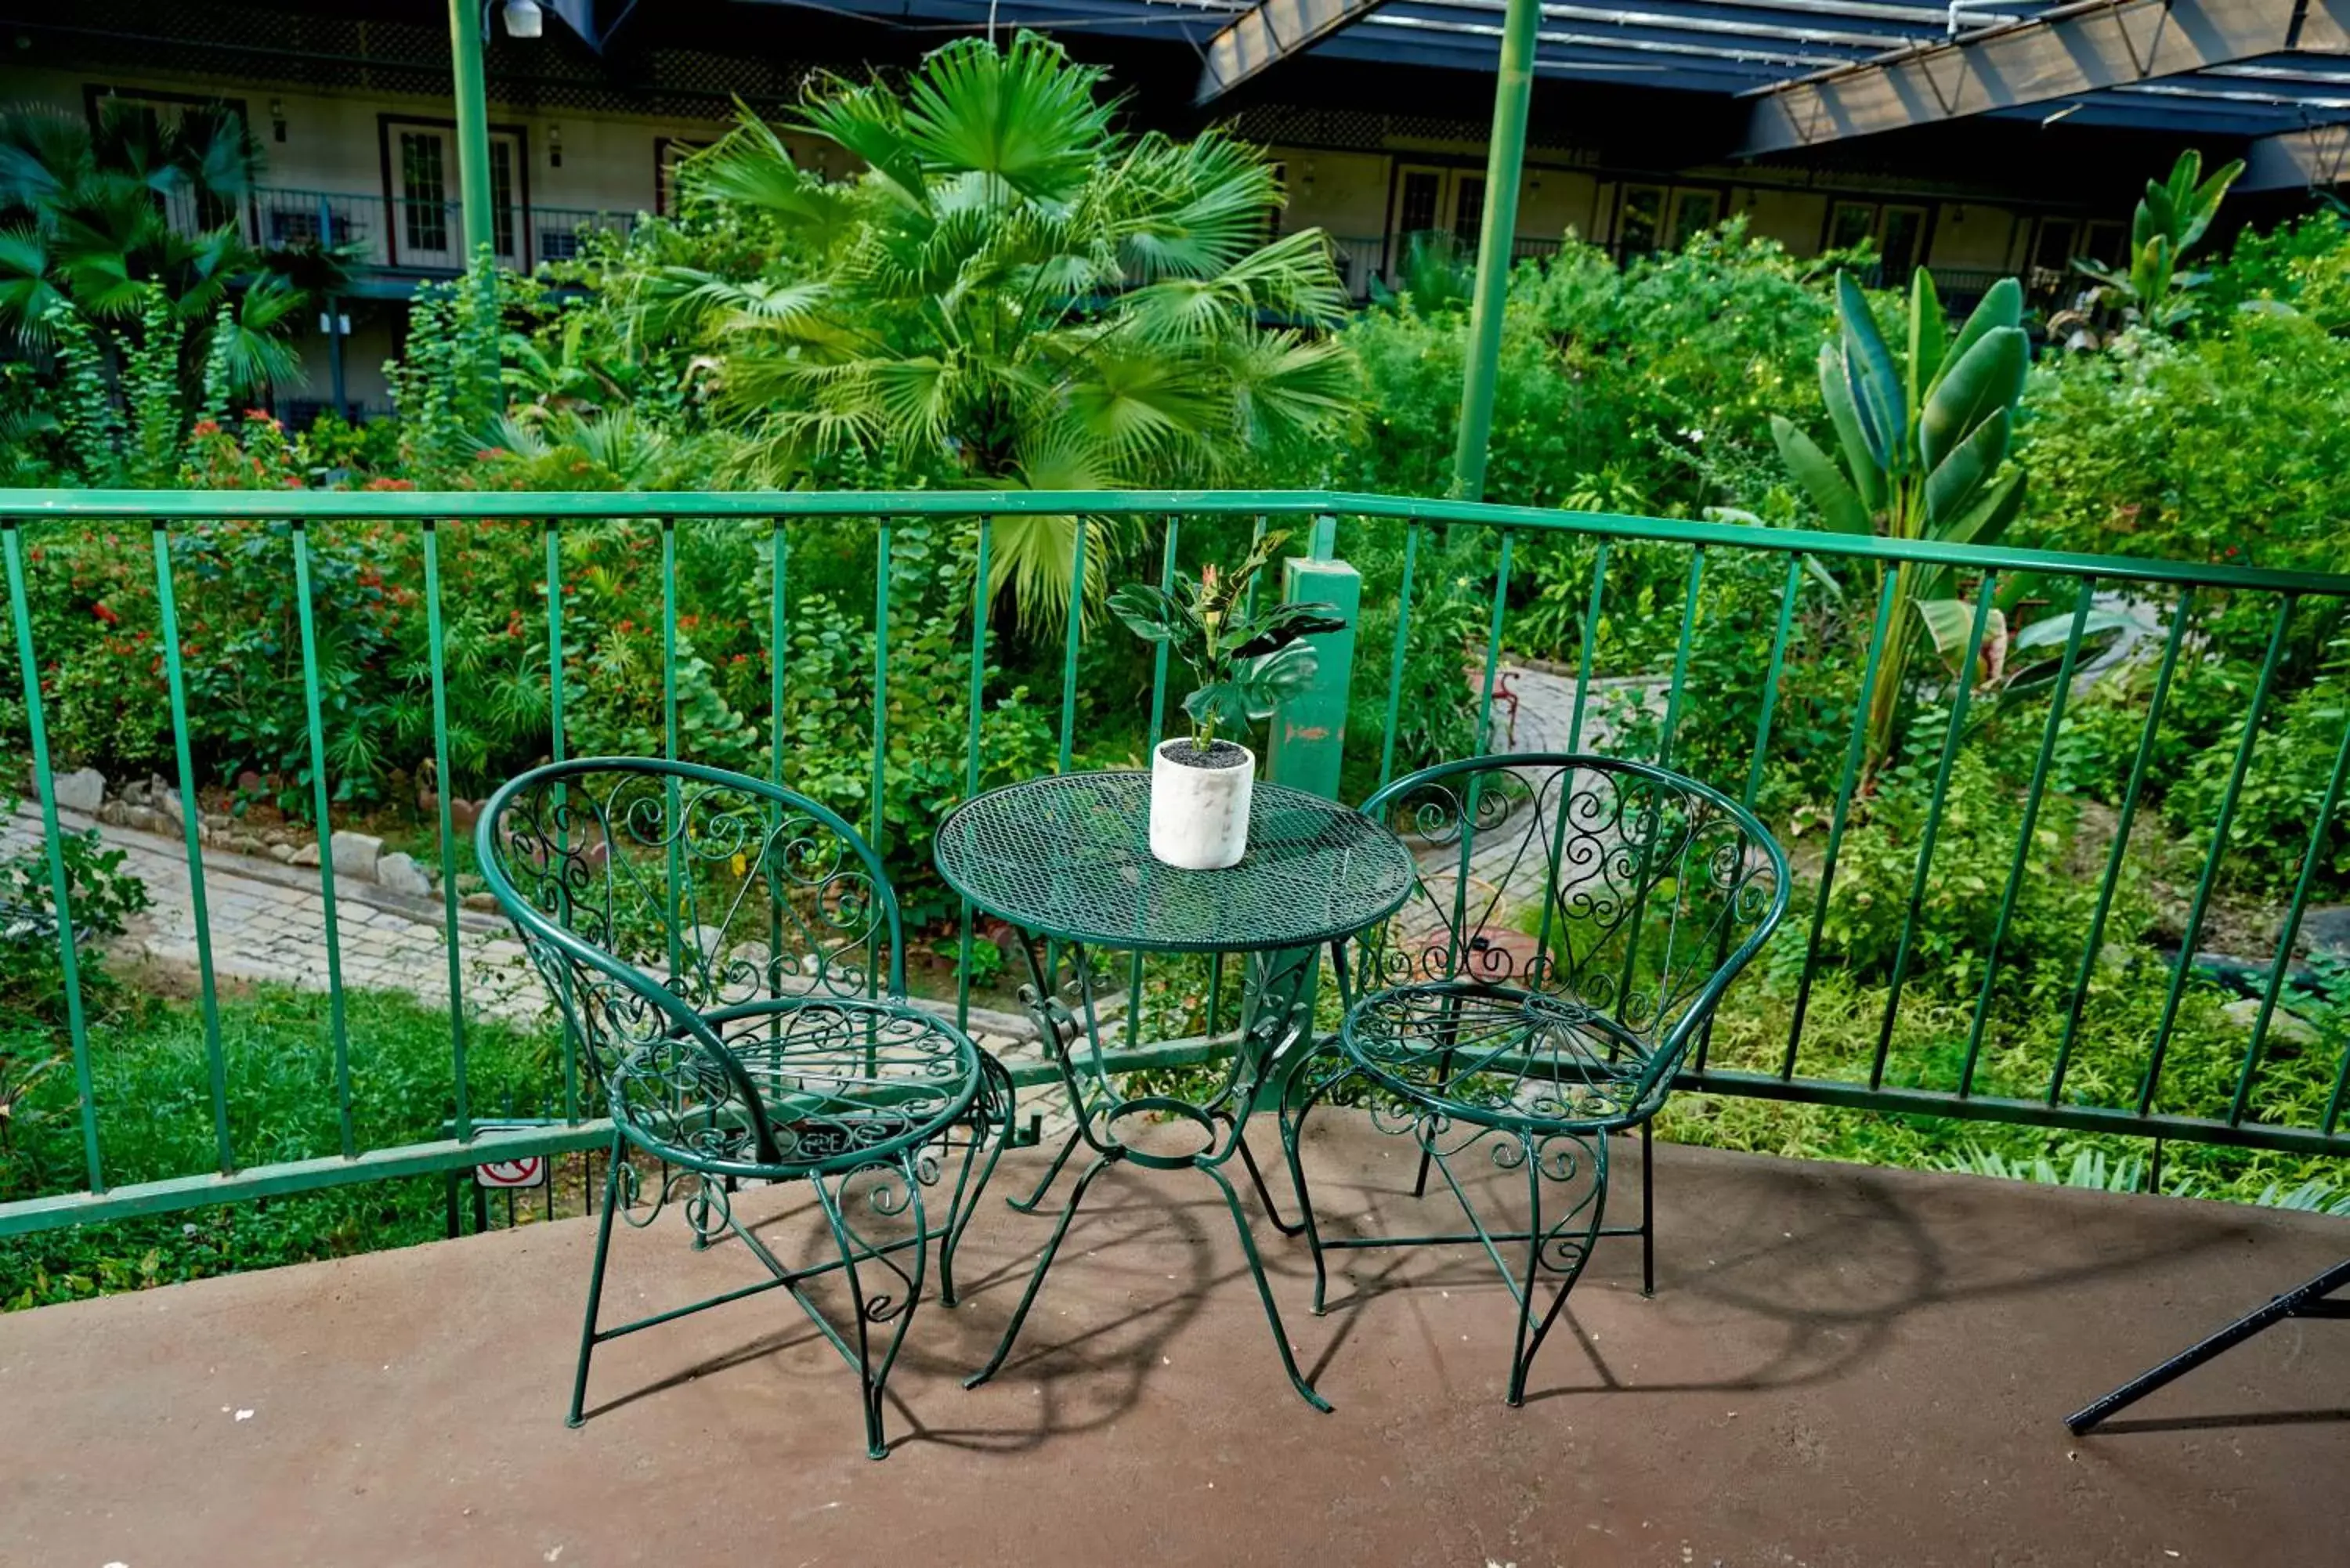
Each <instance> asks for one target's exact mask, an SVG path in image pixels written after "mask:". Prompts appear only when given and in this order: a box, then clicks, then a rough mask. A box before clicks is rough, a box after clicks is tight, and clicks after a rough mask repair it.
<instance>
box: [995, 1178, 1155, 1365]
mask: <svg viewBox="0 0 2350 1568" xmlns="http://www.w3.org/2000/svg"><path fill="white" fill-rule="evenodd" d="M1117 1161H1118V1154H1117V1153H1115V1152H1112V1153H1109V1154H1101V1155H1096V1156H1095V1157H1094V1162H1093V1163H1092V1164H1091V1165H1089V1166H1087V1167H1086V1169H1085V1174H1084V1175H1082V1176H1080V1177H1078V1178H1077V1184H1076V1187H1074V1188H1072V1189H1070V1191H1069V1201H1068V1203H1067V1205H1066V1207H1064V1208H1063V1209H1062V1210H1061V1218H1060V1220H1059V1222H1058V1223H1056V1224H1055V1226H1054V1227H1053V1234H1052V1237H1051V1239H1050V1240H1048V1241H1046V1242H1045V1251H1043V1252H1042V1253H1041V1254H1039V1255H1038V1257H1037V1259H1036V1266H1035V1268H1034V1269H1031V1270H1030V1271H1029V1272H1028V1288H1027V1289H1026V1290H1024V1291H1023V1292H1021V1293H1020V1304H1019V1305H1018V1306H1016V1307H1014V1308H1013V1309H1012V1321H1011V1322H1010V1323H1008V1324H1004V1326H1003V1338H1002V1339H1000V1340H998V1341H997V1342H996V1345H995V1354H994V1355H991V1356H989V1357H988V1358H987V1365H986V1366H983V1367H981V1368H980V1369H979V1370H978V1371H976V1372H974V1373H972V1375H971V1376H968V1377H966V1378H964V1379H963V1380H962V1386H964V1387H966V1388H976V1387H978V1386H980V1385H981V1384H983V1383H984V1382H986V1381H987V1380H988V1379H989V1378H991V1377H993V1376H995V1375H996V1373H997V1372H998V1371H999V1370H1001V1369H1002V1367H1003V1358H1004V1357H1005V1356H1007V1355H1011V1354H1012V1346H1013V1343H1014V1341H1016V1340H1017V1339H1018V1338H1019V1337H1020V1329H1021V1325H1022V1324H1025V1323H1026V1322H1027V1321H1028V1309H1029V1308H1030V1307H1031V1306H1033V1305H1035V1302H1036V1292H1037V1291H1038V1290H1039V1289H1040V1288H1041V1287H1042V1286H1043V1285H1044V1283H1045V1273H1046V1272H1047V1271H1049V1270H1050V1269H1051V1268H1052V1266H1053V1258H1054V1255H1055V1253H1057V1252H1059V1251H1060V1250H1061V1238H1062V1237H1064V1236H1066V1235H1067V1234H1068V1233H1069V1221H1070V1220H1074V1219H1076V1214H1077V1205H1078V1204H1080V1203H1083V1202H1084V1201H1085V1200H1086V1189H1087V1188H1089V1187H1091V1186H1092V1185H1093V1184H1094V1178H1095V1177H1097V1176H1099V1175H1100V1174H1101V1173H1102V1172H1103V1171H1105V1170H1107V1169H1108V1168H1110V1166H1112V1165H1113V1164H1115V1163H1117Z"/></svg>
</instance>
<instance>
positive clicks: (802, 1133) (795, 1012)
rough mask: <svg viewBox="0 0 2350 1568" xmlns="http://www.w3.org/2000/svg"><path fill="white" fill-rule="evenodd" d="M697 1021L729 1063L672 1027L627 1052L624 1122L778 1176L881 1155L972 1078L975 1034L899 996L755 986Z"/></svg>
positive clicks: (951, 1101) (710, 1165)
mask: <svg viewBox="0 0 2350 1568" xmlns="http://www.w3.org/2000/svg"><path fill="white" fill-rule="evenodd" d="M703 1023H706V1024H707V1025H708V1026H709V1028H710V1030H711V1031H712V1033H714V1034H716V1035H717V1036H718V1038H719V1039H720V1040H721V1041H722V1042H723V1044H724V1046H725V1049H726V1051H727V1053H728V1054H729V1055H730V1056H731V1057H732V1063H731V1064H729V1063H726V1062H722V1061H720V1060H718V1059H717V1058H716V1057H715V1056H714V1054H712V1052H711V1051H710V1050H709V1048H708V1047H707V1046H706V1045H705V1044H703V1043H702V1042H701V1041H699V1040H697V1039H695V1038H694V1037H692V1036H691V1034H688V1033H684V1032H682V1031H681V1032H678V1033H672V1034H671V1035H669V1036H667V1037H665V1038H663V1039H660V1040H656V1041H652V1042H650V1043H648V1044H643V1045H640V1046H638V1047H637V1048H636V1049H634V1050H632V1051H630V1052H629V1053H628V1054H626V1055H625V1056H623V1057H622V1058H621V1060H620V1063H619V1071H618V1072H617V1073H616V1074H615V1075H613V1079H612V1115H613V1119H614V1120H615V1121H617V1122H618V1123H619V1126H620V1130H621V1131H622V1132H623V1133H624V1134H625V1135H627V1136H628V1137H629V1138H630V1140H631V1141H633V1142H635V1143H637V1144H639V1146H640V1147H644V1148H646V1149H647V1150H648V1151H650V1152H651V1153H653V1154H656V1155H658V1156H660V1158H665V1159H669V1160H671V1161H674V1162H676V1163H679V1164H682V1165H686V1166H690V1167H692V1168H702V1169H708V1170H712V1171H713V1172H717V1173H720V1174H724V1175H732V1176H749V1177H769V1178H783V1177H796V1176H807V1175H811V1174H817V1173H822V1172H827V1171H836V1170H844V1169H847V1168H853V1167H856V1166H859V1165H863V1164H866V1163H868V1162H870V1161H875V1160H881V1159H887V1158H892V1157H894V1156H896V1155H898V1154H899V1153H901V1152H902V1151H904V1150H906V1149H908V1148H911V1147H919V1146H920V1145H922V1144H925V1143H928V1142H930V1141H931V1140H932V1139H934V1138H936V1137H939V1136H940V1135H941V1133H943V1132H944V1131H945V1130H946V1129H947V1128H948V1127H951V1126H952V1125H953V1124H955V1123H956V1122H958V1121H960V1120H962V1118H963V1117H964V1116H966V1115H967V1114H968V1113H969V1112H970V1110H971V1106H972V1100H973V1098H974V1097H975V1096H977V1094H978V1092H979V1087H980V1052H979V1047H978V1046H976V1045H975V1044H972V1041H971V1038H970V1036H968V1035H966V1034H964V1033H962V1031H961V1030H959V1029H957V1028H955V1026H954V1025H953V1024H951V1023H947V1022H946V1021H945V1020H943V1019H941V1018H938V1017H935V1016H933V1015H932V1014H931V1013H929V1012H924V1011H923V1010H922V1009H920V1008H919V1007H915V1006H913V1005H912V1004H911V1003H909V1002H895V1001H891V1000H889V999H887V998H883V999H880V1000H877V1001H866V1000H862V999H843V998H837V997H820V996H785V997H773V998H763V999H761V1000H759V1001H756V1002H741V1003H737V1004H736V1005H734V1006H732V1007H727V1008H724V1009H722V1010H719V1011H716V1012H710V1013H708V1014H706V1015H704V1018H703ZM746 1088H747V1090H748V1091H749V1093H748V1094H747V1095H746V1094H745V1092H744V1091H745V1089H746ZM754 1096H755V1100H756V1105H757V1108H758V1112H759V1113H763V1114H764V1118H765V1124H766V1130H767V1132H768V1134H769V1137H770V1139H771V1140H772V1147H771V1148H764V1149H763V1148H762V1147H761V1144H760V1139H759V1136H758V1127H757V1122H756V1119H755V1116H754V1111H753V1109H752V1100H753V1098H754Z"/></svg>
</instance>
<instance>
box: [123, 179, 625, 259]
mask: <svg viewBox="0 0 2350 1568" xmlns="http://www.w3.org/2000/svg"><path fill="white" fill-rule="evenodd" d="M166 211H167V213H168V215H169V216H170V218H171V221H172V224H173V226H174V227H176V228H178V229H180V230H181V231H182V233H187V234H195V233H200V232H203V231H205V230H209V229H215V228H218V227H220V226H221V225H222V224H224V223H232V222H233V223H235V224H236V225H237V228H238V231H239V232H240V233H241V234H244V238H245V239H246V240H247V241H248V242H249V243H251V244H256V245H263V246H268V247H273V248H286V247H301V248H312V247H315V248H319V249H341V250H342V251H344V252H345V254H348V255H349V256H350V257H351V259H352V260H353V261H354V262H355V263H356V265H359V266H361V267H366V268H373V269H378V270H382V271H391V272H412V273H455V272H459V271H461V270H463V264H464V255H463V251H464V220H463V210H462V207H461V204H460V203H459V202H454V201H429V200H412V199H409V198H405V197H394V198H391V199H390V201H387V200H386V199H385V198H384V197H383V196H382V195H381V194H380V193H359V192H344V191H303V190H292V189H285V188H279V187H265V188H263V189H261V190H257V191H255V192H253V193H252V194H251V195H250V196H249V197H248V198H247V199H246V200H245V201H244V202H241V203H238V204H237V205H236V206H235V207H234V209H231V208H230V207H228V206H226V205H224V204H215V203H211V202H200V201H198V200H197V199H196V198H195V197H194V196H193V195H192V193H190V192H177V193H175V194H174V195H173V196H172V199H171V201H170V203H169V205H168V207H167V209H166ZM636 223H637V214H636V213H633V212H620V211H616V210H612V209H608V208H593V207H549V206H542V205H538V204H536V203H534V204H532V205H529V206H523V207H517V206H515V205H514V204H513V203H510V202H509V203H502V204H500V205H499V207H498V208H497V210H496V212H495V213H494V221H493V223H492V232H493V234H494V235H495V241H494V244H495V247H496V251H497V257H498V260H499V261H500V262H501V263H502V264H504V265H507V266H511V267H517V268H521V269H524V270H527V269H529V268H531V267H534V266H536V265H539V264H540V263H542V262H561V261H569V260H570V259H572V258H573V257H574V256H576V255H577V254H578V253H579V245H580V241H581V238H582V236H583V235H585V234H589V233H591V232H602V233H607V234H628V233H629V231H630V230H632V229H633V228H635V227H636Z"/></svg>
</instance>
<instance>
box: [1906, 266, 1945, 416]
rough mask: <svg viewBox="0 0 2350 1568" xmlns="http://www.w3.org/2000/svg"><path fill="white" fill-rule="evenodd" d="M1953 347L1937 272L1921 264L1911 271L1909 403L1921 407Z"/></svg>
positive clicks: (1924, 404)
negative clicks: (1937, 286)
mask: <svg viewBox="0 0 2350 1568" xmlns="http://www.w3.org/2000/svg"><path fill="white" fill-rule="evenodd" d="M1949 348H1950V323H1949V322H1948V321H1947V320H1945V319H1944V318H1943V317H1942V296H1941V295H1940V294H1939V292H1938V291H1937V290H1936V289H1935V287H1934V275H1933V274H1932V273H1930V272H1928V271H1927V270H1926V269H1925V268H1924V267H1922V266H1921V267H1919V268H1918V270H1917V271H1916V272H1914V273H1912V274H1910V275H1909V406H1910V407H1911V408H1913V409H1922V408H1924V407H1925V406H1926V394H1927V393H1929V392H1930V391H1932V390H1933V389H1934V378H1935V377H1936V376H1937V375H1938V374H1939V373H1940V371H1941V369H1942V356H1943V354H1944V353H1946V352H1947V351H1948V350H1949Z"/></svg>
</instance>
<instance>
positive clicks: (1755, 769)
mask: <svg viewBox="0 0 2350 1568" xmlns="http://www.w3.org/2000/svg"><path fill="white" fill-rule="evenodd" d="M1803 580H1804V557H1803V556H1788V557H1787V578H1786V581H1785V582H1783V583H1782V584H1781V585H1780V586H1779V624H1778V626H1777V628H1775V629H1773V632H1772V633H1771V659H1770V664H1769V667H1768V668H1767V669H1766V670H1764V671H1763V708H1762V711H1761V712H1760V713H1758V714H1757V715H1756V716H1755V720H1754V745H1753V749H1752V755H1751V756H1749V757H1748V759H1747V763H1746V788H1745V789H1744V790H1743V791H1742V793H1741V794H1740V796H1739V799H1740V802H1741V804H1742V805H1744V806H1745V807H1746V809H1747V810H1749V811H1752V810H1753V809H1754V803H1755V801H1756V800H1758V799H1760V798H1761V797H1762V794H1763V764H1764V762H1765V760H1766V759H1767V758H1768V757H1769V756H1770V754H1771V726H1772V724H1773V722H1775V721H1776V720H1777V718H1778V713H1779V678H1780V674H1781V672H1782V671H1783V670H1784V669H1785V668H1786V663H1787V635H1788V633H1789V632H1791V631H1793V630H1794V625H1795V595H1796V592H1797V591H1798V590H1799V589H1800V588H1801V587H1802V586H1803ZM1593 619H1595V620H1596V619H1597V617H1596V615H1595V616H1594V617H1593ZM1578 695H1579V693H1578ZM1573 749H1574V747H1573V746H1572V745H1571V744H1570V745H1569V747H1568V750H1570V751H1572V750H1573ZM1729 956H1730V928H1729V927H1728V925H1726V924H1725V925H1724V926H1723V927H1722V929H1721V936H1720V938H1719V939H1718V940H1716V941H1715V942H1714V945H1713V961H1714V963H1715V965H1716V966H1717V967H1718V966H1720V964H1721V962H1722V961H1723V960H1724V959H1726V958H1728V957H1729ZM1712 1049H1713V1020H1712V1019H1711V1018H1708V1019H1707V1020H1706V1021H1705V1027H1704V1028H1703V1029H1701V1030H1700V1031H1699V1032H1698V1037H1697V1051H1696V1053H1695V1060H1694V1061H1693V1062H1692V1063H1691V1064H1690V1071H1692V1072H1695V1073H1699V1074H1702V1073H1703V1072H1704V1071H1705V1058H1706V1054H1707V1053H1708V1052H1710V1051H1711V1050H1712Z"/></svg>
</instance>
